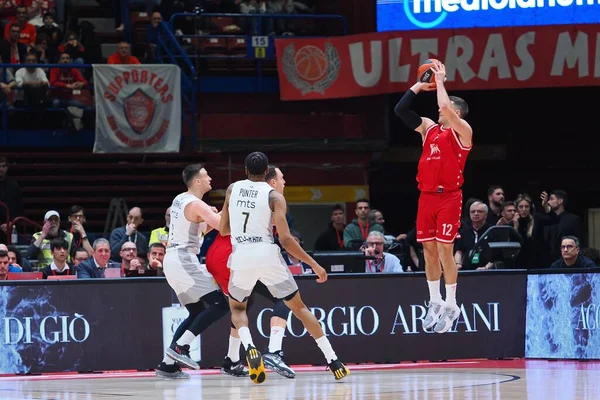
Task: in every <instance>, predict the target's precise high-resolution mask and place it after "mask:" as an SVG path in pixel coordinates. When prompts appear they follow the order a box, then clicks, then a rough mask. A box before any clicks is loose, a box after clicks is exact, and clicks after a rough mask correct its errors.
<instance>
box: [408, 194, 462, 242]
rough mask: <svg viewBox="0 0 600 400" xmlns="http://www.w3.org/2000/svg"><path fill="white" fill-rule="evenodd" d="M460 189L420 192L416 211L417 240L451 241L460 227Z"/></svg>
mask: <svg viewBox="0 0 600 400" xmlns="http://www.w3.org/2000/svg"><path fill="white" fill-rule="evenodd" d="M461 210H462V191H461V190H453V191H451V192H442V193H436V192H421V196H420V197H419V209H418V211H417V242H429V241H433V240H437V241H438V242H442V243H453V242H454V239H455V238H456V235H457V234H458V228H459V227H460V214H461Z"/></svg>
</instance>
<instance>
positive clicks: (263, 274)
mask: <svg viewBox="0 0 600 400" xmlns="http://www.w3.org/2000/svg"><path fill="white" fill-rule="evenodd" d="M268 172H269V160H268V158H267V156H266V155H265V154H264V153H261V152H254V153H250V154H249V155H248V156H247V157H246V174H247V176H248V179H246V180H243V181H237V182H235V183H233V184H231V185H230V186H229V188H227V193H226V195H225V202H224V204H223V210H222V213H221V221H220V224H219V232H220V233H221V235H223V236H225V235H231V244H232V247H233V251H232V253H231V256H230V258H229V266H230V268H231V278H230V280H229V306H230V307H231V321H232V322H233V324H234V325H235V326H236V327H237V328H238V334H239V336H240V339H241V341H242V345H243V346H244V349H245V350H246V359H247V362H248V370H249V373H250V379H251V380H252V382H254V383H263V382H264V381H265V380H266V378H267V375H266V371H265V366H264V362H263V359H262V355H261V353H260V352H259V351H258V350H257V349H256V347H255V346H254V343H253V342H252V336H251V335H250V330H249V329H248V315H247V314H246V303H247V299H248V297H249V296H250V294H251V293H252V290H253V289H254V286H255V285H256V283H257V281H260V282H262V283H263V284H264V285H265V286H266V287H267V289H268V290H269V291H270V292H271V294H272V295H273V297H275V298H277V299H283V300H284V302H285V305H287V306H288V308H289V309H290V310H291V311H292V312H293V313H294V315H295V316H296V318H298V319H299V320H300V321H301V322H302V324H303V325H304V327H305V328H306V330H307V331H308V332H309V333H310V334H311V336H312V337H313V338H314V339H315V341H316V342H317V345H318V347H319V348H320V349H321V351H322V352H323V355H324V356H325V359H326V361H327V364H328V366H329V369H330V370H331V372H332V373H333V375H334V376H335V379H337V380H339V379H342V378H344V377H345V376H347V375H348V374H350V371H349V370H348V369H347V368H346V366H345V365H344V364H342V362H341V361H340V360H338V357H337V355H336V354H335V352H334V351H333V348H332V347H331V343H329V340H328V339H327V336H325V334H324V333H323V330H322V329H321V325H320V324H319V321H318V320H317V318H316V317H315V316H314V315H313V314H312V313H311V312H310V310H309V309H308V307H306V305H305V304H304V302H303V301H302V299H301V297H300V293H299V291H298V285H297V284H296V281H295V280H294V277H293V276H292V274H291V272H290V270H289V268H288V266H287V265H286V263H285V261H284V260H283V258H282V257H281V251H280V249H279V246H277V244H275V239H274V237H273V221H274V222H275V227H276V228H277V231H278V232H279V240H280V243H281V245H282V246H283V247H284V248H285V249H286V251H287V252H289V253H290V254H291V255H293V256H294V257H296V258H298V259H300V260H302V261H304V262H305V263H307V264H308V265H310V266H311V268H312V269H313V271H314V272H315V273H316V274H317V276H318V279H317V282H319V283H323V282H325V281H326V280H327V273H326V272H325V270H324V269H323V267H321V266H320V265H319V264H318V263H317V262H316V261H315V260H314V259H313V258H312V257H310V256H309V255H308V254H306V252H305V251H304V250H303V249H302V247H300V245H299V244H298V243H297V242H296V241H295V240H294V238H293V237H292V235H291V234H290V229H289V226H288V223H287V220H286V212H287V204H286V201H285V198H284V197H283V195H281V194H280V193H278V192H277V191H276V190H275V189H273V188H272V187H271V186H270V185H269V184H268V183H266V182H265V177H266V175H267V173H268Z"/></svg>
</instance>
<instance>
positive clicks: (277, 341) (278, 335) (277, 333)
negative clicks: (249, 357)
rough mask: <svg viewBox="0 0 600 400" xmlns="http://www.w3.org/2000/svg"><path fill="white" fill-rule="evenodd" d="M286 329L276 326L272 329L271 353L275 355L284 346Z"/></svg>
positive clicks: (270, 338)
mask: <svg viewBox="0 0 600 400" xmlns="http://www.w3.org/2000/svg"><path fill="white" fill-rule="evenodd" d="M284 334H285V328H282V327H280V326H274V327H272V328H271V336H270V337H269V353H275V352H276V351H279V350H281V346H282V344H283V335H284Z"/></svg>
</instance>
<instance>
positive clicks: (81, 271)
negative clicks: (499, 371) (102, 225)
mask: <svg viewBox="0 0 600 400" xmlns="http://www.w3.org/2000/svg"><path fill="white" fill-rule="evenodd" d="M93 247H94V256H93V257H92V258H90V259H89V260H87V261H84V262H82V263H80V264H79V265H78V266H77V278H78V279H97V278H104V272H105V271H106V268H121V265H120V264H118V263H115V262H112V261H111V260H110V243H109V242H108V240H106V239H104V238H100V239H96V240H95V241H94V246H93Z"/></svg>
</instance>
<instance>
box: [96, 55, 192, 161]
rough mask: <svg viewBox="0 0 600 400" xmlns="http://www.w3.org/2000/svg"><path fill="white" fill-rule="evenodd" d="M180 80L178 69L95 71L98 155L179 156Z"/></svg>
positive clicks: (114, 67) (144, 67)
mask: <svg viewBox="0 0 600 400" xmlns="http://www.w3.org/2000/svg"><path fill="white" fill-rule="evenodd" d="M180 79H181V77H180V69H179V67H178V66H175V65H135V66H132V65H94V84H95V87H94V94H95V102H96V142H95V144H94V152H95V153H146V152H154V153H166V152H178V151H179V143H180V141H181V93H180V87H181V81H180Z"/></svg>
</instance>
